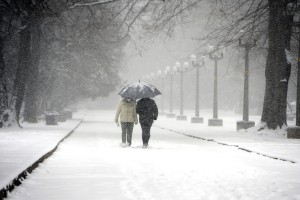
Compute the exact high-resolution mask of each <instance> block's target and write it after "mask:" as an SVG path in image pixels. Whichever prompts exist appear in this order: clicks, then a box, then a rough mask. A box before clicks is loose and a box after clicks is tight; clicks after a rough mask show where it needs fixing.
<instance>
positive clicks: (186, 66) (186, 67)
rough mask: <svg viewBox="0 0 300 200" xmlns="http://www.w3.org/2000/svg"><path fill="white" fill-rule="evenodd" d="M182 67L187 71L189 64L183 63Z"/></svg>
mask: <svg viewBox="0 0 300 200" xmlns="http://www.w3.org/2000/svg"><path fill="white" fill-rule="evenodd" d="M183 67H184V69H186V70H187V69H188V68H189V63H188V62H184V63H183Z"/></svg>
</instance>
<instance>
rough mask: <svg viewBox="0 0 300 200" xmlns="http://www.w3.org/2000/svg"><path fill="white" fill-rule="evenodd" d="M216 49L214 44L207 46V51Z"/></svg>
mask: <svg viewBox="0 0 300 200" xmlns="http://www.w3.org/2000/svg"><path fill="white" fill-rule="evenodd" d="M213 51H214V46H213V45H208V46H207V52H209V53H212V52H213Z"/></svg>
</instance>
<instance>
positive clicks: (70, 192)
mask: <svg viewBox="0 0 300 200" xmlns="http://www.w3.org/2000/svg"><path fill="white" fill-rule="evenodd" d="M107 118H109V117H107V115H104V116H103V118H101V117H100V118H96V117H95V116H93V115H91V116H89V117H86V119H85V120H86V121H85V122H84V123H82V125H81V126H80V127H79V128H78V129H77V131H76V132H75V133H74V134H73V135H72V136H71V137H70V138H68V139H67V140H65V141H64V142H63V143H62V144H61V146H60V147H59V148H58V150H57V151H56V152H55V153H54V154H53V156H51V157H50V158H49V159H47V160H46V161H45V162H44V164H42V165H40V167H38V168H37V169H36V170H35V171H34V172H33V173H32V174H31V175H29V176H28V178H27V179H26V181H24V182H23V184H22V185H21V186H19V187H17V188H16V189H15V190H14V191H13V192H12V193H11V194H10V195H9V197H8V199H9V200H21V199H22V200H25V199H26V200H29V199H30V200H41V199H43V200H53V199H55V200H67V199H70V200H71V199H72V200H77V199H78V200H79V199H80V200H85V199H88V200H96V199H97V200H98V199H105V200H106V199H115V200H119V199H136V200H143V199H145V200H154V199H155V200H162V199H165V200H167V199H170V200H175V199H178V200H185V199H187V200H192V199H205V200H207V199H222V200H224V199H230V200H232V199H256V200H257V199H264V200H265V199H289V200H290V199H300V192H299V189H300V170H299V169H300V166H299V164H298V163H296V164H292V163H289V162H283V161H278V160H273V159H269V158H266V157H262V156H259V155H256V154H249V153H247V152H243V151H239V150H237V149H235V148H231V147H226V146H222V145H218V144H216V143H213V142H207V141H202V140H197V139H193V138H189V137H186V136H183V135H178V134H175V133H172V132H170V131H167V130H163V129H160V128H158V127H153V129H152V135H151V139H150V148H148V149H143V148H141V134H140V127H139V126H135V127H134V133H133V134H134V137H133V147H126V148H122V147H120V140H121V136H120V127H116V126H115V124H114V123H111V122H109V121H108V120H107Z"/></svg>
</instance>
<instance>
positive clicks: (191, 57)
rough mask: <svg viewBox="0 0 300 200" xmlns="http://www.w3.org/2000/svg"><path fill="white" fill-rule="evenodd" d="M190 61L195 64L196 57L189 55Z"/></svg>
mask: <svg viewBox="0 0 300 200" xmlns="http://www.w3.org/2000/svg"><path fill="white" fill-rule="evenodd" d="M190 59H191V61H192V62H196V59H197V57H196V55H195V54H191V55H190Z"/></svg>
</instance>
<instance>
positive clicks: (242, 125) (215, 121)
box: [145, 40, 255, 130]
mask: <svg viewBox="0 0 300 200" xmlns="http://www.w3.org/2000/svg"><path fill="white" fill-rule="evenodd" d="M254 46H255V42H254V43H249V42H246V43H244V44H243V43H242V42H241V40H239V47H242V48H245V73H244V99H243V120H242V121H238V122H237V130H239V129H248V128H250V127H253V126H254V125H255V123H254V122H253V121H249V52H250V50H251V48H253V47H254ZM208 50H209V59H211V60H213V61H214V95H213V118H211V119H208V126H223V120H222V119H219V118H218V61H219V60H221V59H223V58H224V49H219V50H215V49H214V47H213V46H209V49H208ZM190 59H191V64H192V67H193V68H194V69H196V93H195V94H196V99H195V116H194V117H192V118H191V122H192V123H203V118H202V117H200V112H199V110H200V109H199V96H200V91H199V70H200V68H201V67H203V66H204V65H205V63H204V59H205V56H202V57H201V58H200V59H198V60H197V57H196V56H195V55H194V54H192V55H191V56H190ZM188 70H189V64H188V62H184V63H183V65H181V64H180V63H179V62H176V63H175V66H174V67H172V68H171V67H170V66H167V67H166V68H165V70H164V71H161V70H159V71H158V72H157V77H158V78H160V79H161V85H162V89H161V90H162V93H164V87H165V79H166V77H169V79H170V82H169V84H170V86H169V89H170V90H169V91H170V93H169V100H170V102H169V113H167V114H166V113H165V112H164V98H161V114H166V116H167V118H175V117H176V119H177V120H187V116H186V115H184V108H183V105H184V102H183V101H184V98H183V97H184V94H183V92H184V89H183V82H184V73H185V72H187V71H188ZM176 73H179V74H180V115H178V116H176V115H175V114H174V113H173V86H174V84H173V81H174V75H175V74H176ZM145 78H146V79H154V78H155V74H154V73H151V75H147V76H145Z"/></svg>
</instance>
